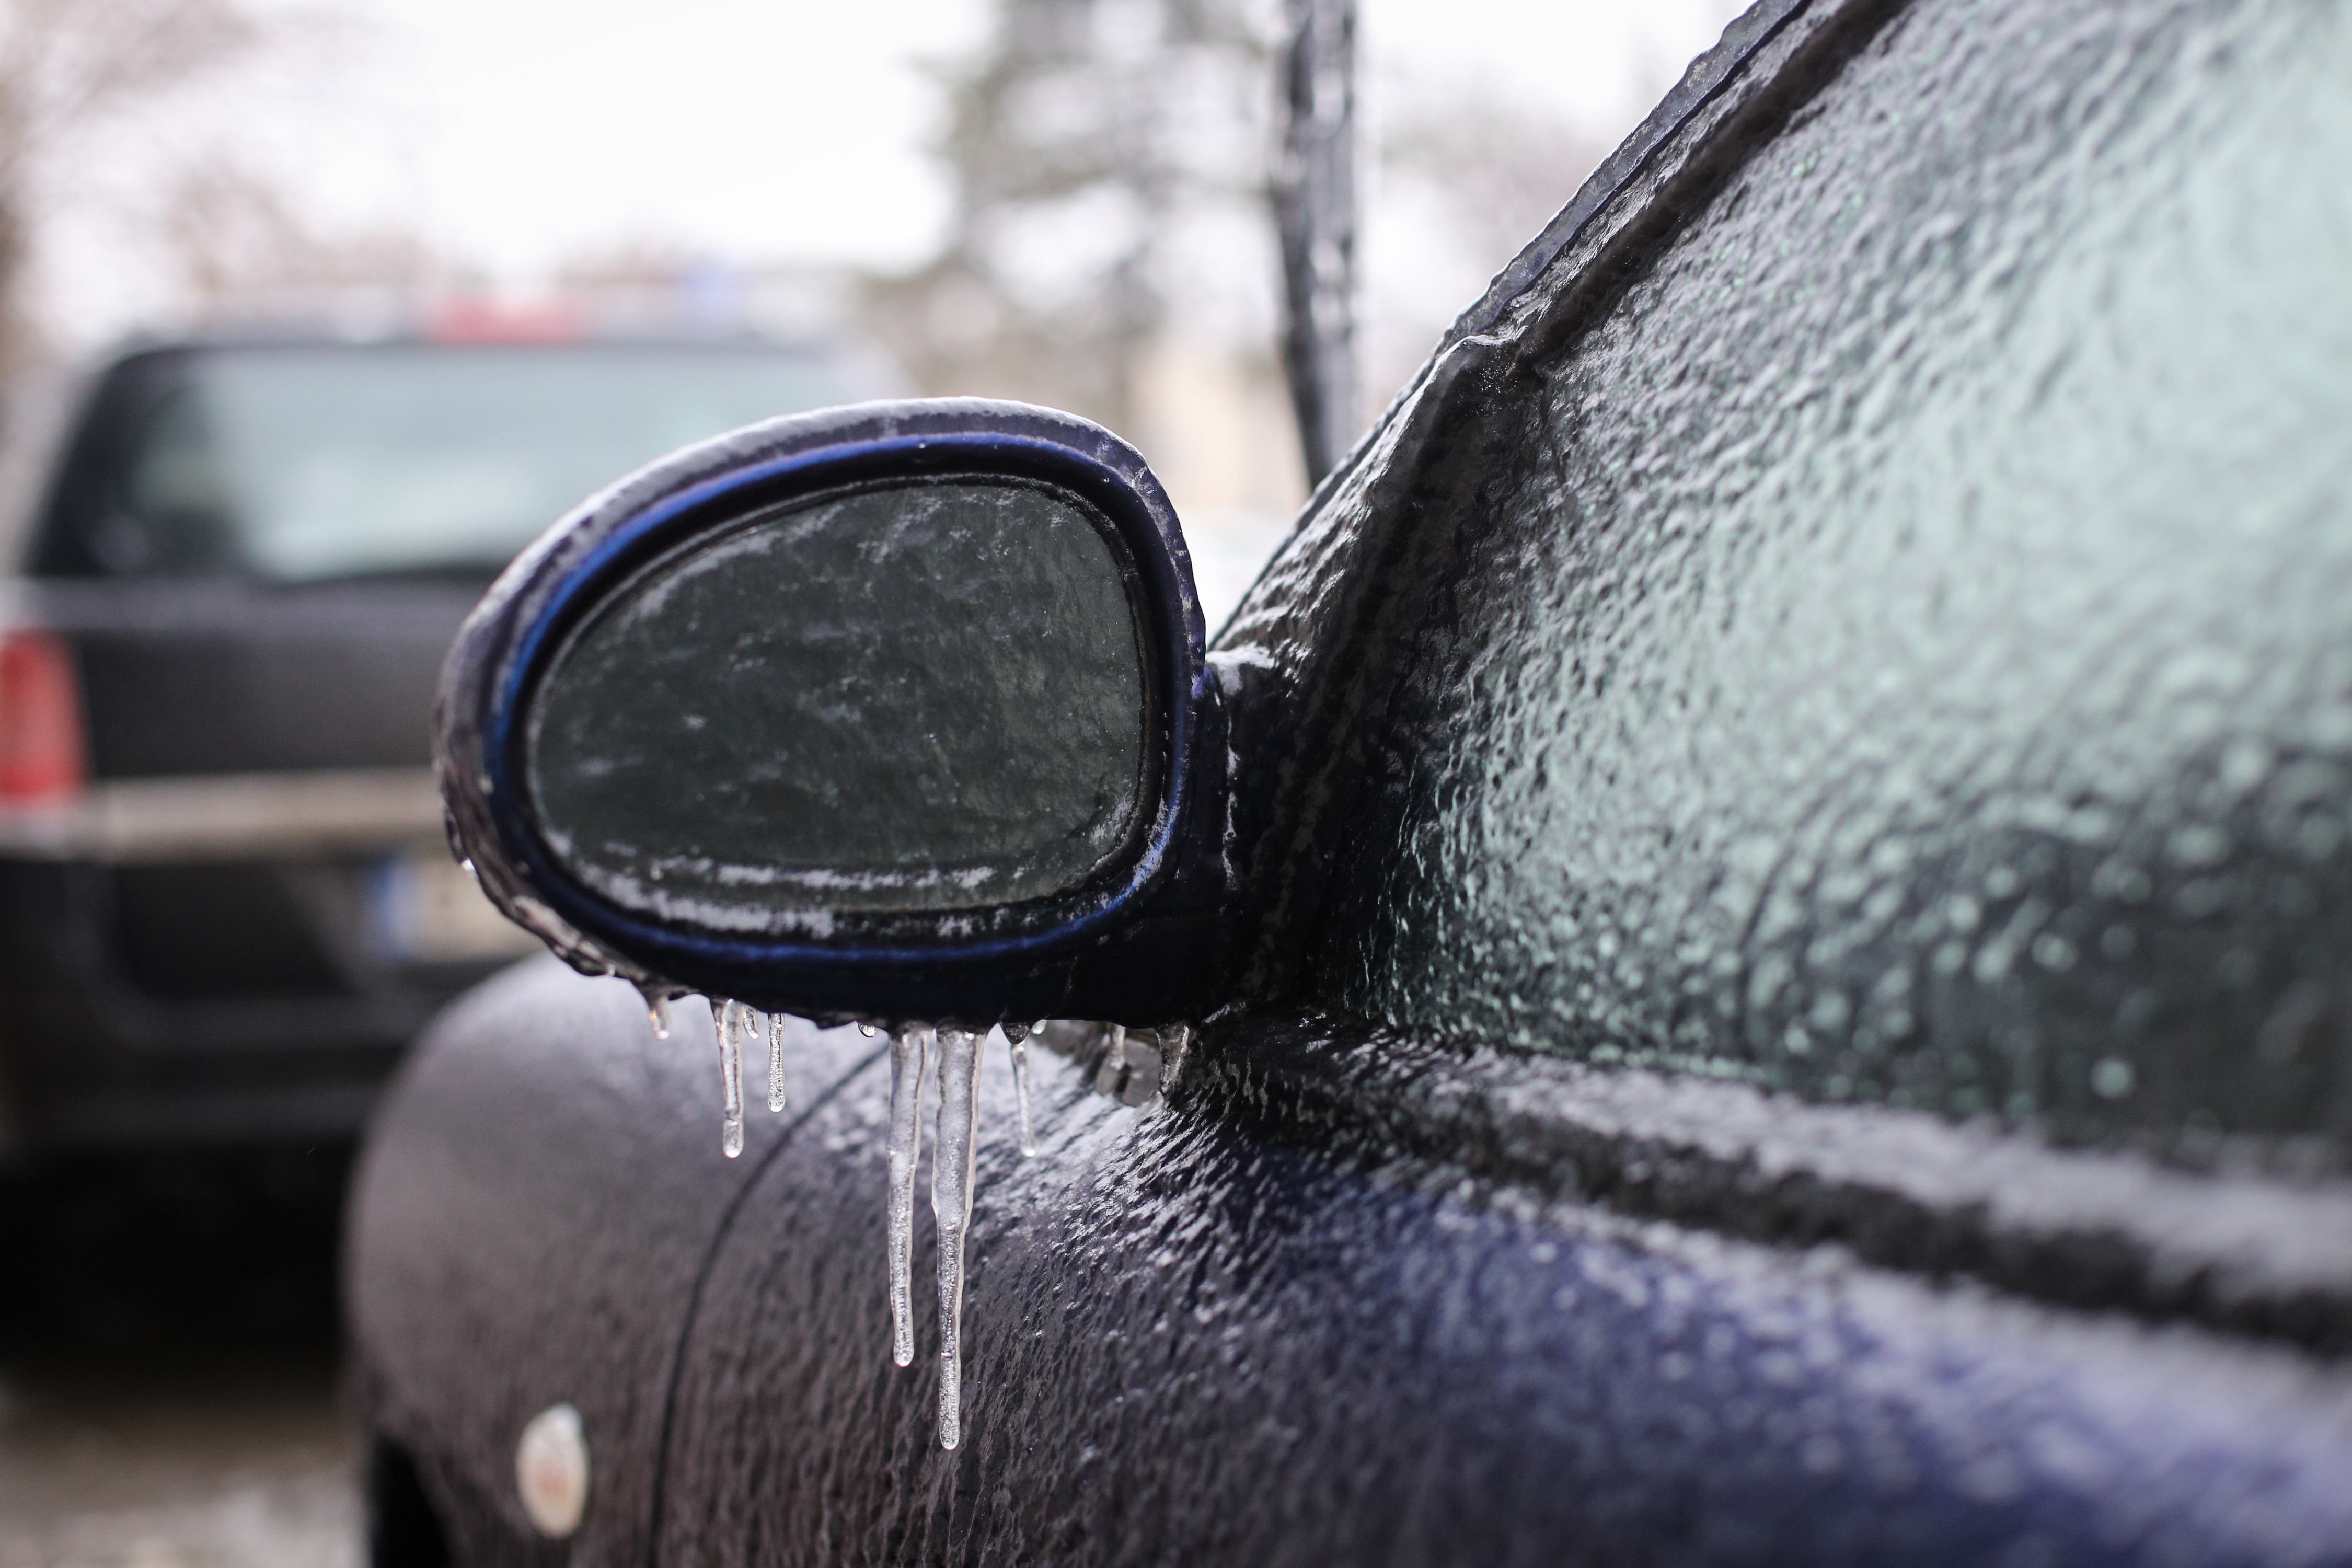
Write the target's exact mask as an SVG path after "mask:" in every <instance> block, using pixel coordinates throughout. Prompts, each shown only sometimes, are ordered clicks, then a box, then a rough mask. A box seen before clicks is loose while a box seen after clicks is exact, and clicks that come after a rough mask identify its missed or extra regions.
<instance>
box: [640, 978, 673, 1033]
mask: <svg viewBox="0 0 2352 1568" xmlns="http://www.w3.org/2000/svg"><path fill="white" fill-rule="evenodd" d="M637 994H638V995H640V996H642V997H644V998H645V999H646V1022H647V1023H650V1024H651V1025H653V1026H654V1038H655V1039H656V1040H667V1039H668V1038H669V993H668V992H667V991H665V990H663V989H662V988H661V987H660V986H658V985H652V984H645V983H643V982H640V983H639V984H638V985H637Z"/></svg>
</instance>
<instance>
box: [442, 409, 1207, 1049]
mask: <svg viewBox="0 0 2352 1568" xmlns="http://www.w3.org/2000/svg"><path fill="white" fill-rule="evenodd" d="M1213 699H1214V693H1213V688H1212V687H1211V685H1210V683H1209V682H1208V681H1207V679H1205V666H1204V660H1203V637H1202V621H1201V610H1200V604H1199V601H1198V599H1197V597H1196V596H1195V594H1194V591H1193V586H1192V571H1191V566H1190V563H1189V561H1188V559H1187V556H1186V553H1185V549H1184V543H1183V537H1182V534H1181V531H1180V530H1179V528H1178V526H1177V521H1176V517H1175V514H1174V512H1173V511H1172V510H1171V508H1170V506H1169V504H1168V500H1167V498H1166V496H1165V494H1164V493H1163V492H1162V491H1161V489H1160V485H1159V483H1158V481H1157V480H1155V479H1153V477H1152V475H1151V473H1150V469H1149V468H1147V467H1146V466H1145V464H1144V462H1143V459H1142V458H1141V456H1140V455H1139V453H1137V452H1136V451H1135V449H1134V448H1133V447H1129V446H1128V445H1127V444H1126V443H1125V442H1123V441H1121V440H1119V439H1118V437H1115V436H1113V435H1111V434H1110V433H1109V432H1108V431H1106V430H1103V429H1101V428H1099V427H1098V426H1094V425H1091V424H1088V423H1087V422H1086V421H1084V420H1081V419H1077V418H1075V417H1072V416H1067V415H1063V414H1056V413H1053V412H1050V411H1047V410H1045V409H1039V408H1031V407H1026V406H1023V405H1016V404H1005V403H988V402H979V401H974V400H966V399H952V400H941V401H932V402H906V403H883V404H866V405H857V406H855V407H850V408H844V409H833V410H826V411H823V412H820V413H816V414H812V415H803V416H793V417H789V418H782V419H776V420H772V421H769V422H767V423H765V424H761V425H757V426H751V427H749V428H747V429H744V430H740V431H737V432H735V433H734V434H732V435H730V436H725V437H719V439H717V440H714V441H709V442H705V443H703V444H701V445H699V446H696V447H688V448H686V449H685V450H683V451H680V452H678V453H676V454H674V455H673V456H671V457H669V458H665V459H663V460H661V461H660V462H657V463H656V464H654V465H653V466H651V467H649V468H646V469H643V470H641V471H640V472H638V473H637V474H635V475H633V476H631V477H630V478H628V479H625V480H623V481H621V482H620V483H619V484H617V485H615V486H614V487H613V488H611V489H607V490H606V491H604V493H603V494H601V495H599V496H596V497H594V498H593V499H592V500H589V501H588V502H587V503H586V504H584V505H583V507H581V508H580V509H579V510H577V511H575V512H573V513H572V515H571V516H569V517H567V518H565V519H564V520H563V521H562V522H560V523H558V524H557V525H556V526H555V527H554V528H553V529H551V531H549V532H548V533H547V534H546V535H545V536H544V537H542V538H541V540H540V541H539V542H537V543H536V544H535V545H533V546H532V547H531V549H530V550H529V551H528V552H525V553H524V554H523V555H522V556H521V557H520V559H519V560H517V561H516V562H515V563H514V564H513V565H512V566H510V567H509V569H508V570H507V572H506V573H505V574H504V575H503V576H501V577H500V578H499V581H498V583H497V584H496V585H495V586H493V587H492V589H491V590H490V592H489V594H488V596H487V597H486V598H485V599H484V600H483V601H482V603H481V605H479V606H478V608H477V609H476V610H475V612H474V614H473V616H471V618H470V619H469V620H468V621H467V624H466V626H465V628H464V630H463V631H462V632H461V633H460V634H459V636H458V638H457V643H456V645H455V646H454V647H453V648H452V650H451V652H450V655H449V658H448V661H447V663H446V667H445V668H444V671H443V676H442V685H441V693H440V702H439V709H438V714H437V721H436V768H437V771H438V773H439V776H440V783H441V789H442V794H443V798H444V800H445V802H446V805H447V807H448V813H449V818H450V827H451V836H452V840H453V843H454V845H455V846H456V847H457V852H458V853H459V854H460V855H461V856H463V857H465V858H467V860H468V862H469V863H470V864H471V865H472V866H473V868H475V871H476V875H477V877H478V879H479V880H480V882H481V884H482V886H483V889H484V890H485V891H486V892H487V893H488V895H489V897H490V898H491V900H493V901H494V902H496V903H497V904H498V905H499V907H500V908H501V909H503V910H505V911H506V912H507V913H508V914H509V916H510V917H512V918H514V919H516V920H517V921H520V922H521V923H522V924H524V925H526V926H528V927H530V929H531V930H533V931H536V932H538V933H539V934H540V935H541V937H542V938H543V939H545V940H546V941H547V942H548V943H549V945H550V946H551V947H553V948H554V949H555V950H556V951H557V952H560V953H562V954H563V955H564V956H565V957H567V958H568V959H570V960H571V961H572V963H574V964H575V965H576V966H578V967H581V968H583V969H586V970H589V971H591V972H594V973H620V974H624V975H626V976H629V977H631V978H634V979H635V980H637V981H638V982H639V983H640V984H644V985H645V986H646V987H647V989H648V990H649V991H653V990H656V989H663V990H667V989H680V990H693V991H701V992H705V993H708V994H711V995H714V996H728V997H738V998H741V999H743V1000H745V1001H748V1002H751V1003H752V1004H753V1005H761V1006H766V1007H769V1008H771V1009H772V1010H780V1011H792V1012H797V1013H803V1014H807V1015H811V1016H843V1017H845V1016H864V1017H906V1016H943V1017H961V1018H969V1019H972V1020H974V1021H978V1022H987V1021H992V1019H993V1018H995V1017H998V1016H1019V1015H1020V1014H1022V1013H1027V1014H1029V1015H1031V1016H1034V1015H1036V1014H1039V1013H1050V1012H1053V1011H1055V1006H1054V1004H1055V1003H1056V1002H1058V1001H1060V1000H1061V999H1062V993H1063V991H1064V990H1065V989H1066V983H1067V971H1068V966H1069V963H1071V962H1072V960H1073V958H1074V955H1076V954H1077V953H1079V952H1083V951H1084V950H1086V949H1087V948H1088V947H1089V946H1090V945H1093V944H1097V943H1099V942H1102V941H1103V940H1105V939H1106V938H1107V937H1109V936H1111V935H1113V934H1115V933H1116V932H1117V931H1119V930H1120V929H1121V928H1122V927H1123V926H1127V925H1131V924H1132V923H1133V922H1134V921H1137V920H1138V919H1139V918H1141V916H1142V915H1143V913H1144V912H1145V911H1146V910H1148V908H1149V907H1150V903H1151V901H1152V900H1153V897H1154V895H1155V894H1156V893H1159V892H1160V891H1161V890H1162V888H1163V884H1165V883H1166V882H1167V880H1168V879H1169V877H1170V874H1171V869H1173V868H1174V866H1175V864H1176V861H1177V860H1178V858H1179V856H1178V853H1177V851H1178V848H1179V847H1180V844H1181V842H1182V841H1183V840H1184V839H1185V837H1186V829H1187V827H1188V826H1189V825H1190V823H1191V821H1192V818H1194V817H1195V816H1198V815H1199V813H1198V811H1197V809H1196V806H1197V803H1196V802H1195V800H1194V799H1193V796H1194V795H1197V794H1199V793H1200V790H1199V788H1198V787H1197V786H1196V783H1195V777H1194V775H1195V773H1196V772H1198V771H1199V770H1198V769H1197V768H1196V766H1195V763H1194V753H1195V752H1196V750H1197V749H1198V742H1199V740H1200V731H1201V729H1202V721H1203V717H1204V713H1205V712H1206V711H1207V710H1208V709H1209V708H1210V707H1211V705H1212V704H1213Z"/></svg>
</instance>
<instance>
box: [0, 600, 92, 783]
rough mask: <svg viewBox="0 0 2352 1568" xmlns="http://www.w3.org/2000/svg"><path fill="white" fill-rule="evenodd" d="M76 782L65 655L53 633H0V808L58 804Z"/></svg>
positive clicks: (78, 759)
mask: <svg viewBox="0 0 2352 1568" xmlns="http://www.w3.org/2000/svg"><path fill="white" fill-rule="evenodd" d="M82 778H83V766H82V744H81V690H80V682H79V681H78V680H76V679H74V666H73V654H72V652H71V650H69V649H68V647H66V645H65V642H64V639H62V638H61V637H58V635H57V634H56V633H55V632H45V631H13V632H0V805H43V804H47V803H49V802H52V801H59V800H63V799H65V798H66V797H67V796H68V795H72V794H73V793H74V792H75V791H77V790H79V789H80V788H81V785H82Z"/></svg>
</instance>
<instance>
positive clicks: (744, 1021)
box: [719, 1002, 751, 1160]
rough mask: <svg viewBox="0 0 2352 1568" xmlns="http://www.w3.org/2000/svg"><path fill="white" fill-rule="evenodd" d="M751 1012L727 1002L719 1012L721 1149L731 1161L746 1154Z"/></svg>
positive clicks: (744, 1007) (746, 1008)
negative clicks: (745, 1091) (746, 1052)
mask: <svg viewBox="0 0 2352 1568" xmlns="http://www.w3.org/2000/svg"><path fill="white" fill-rule="evenodd" d="M750 1013H751V1009H750V1008H749V1007H746V1006H745V1005H743V1004H742V1003H740V1002H727V1003H723V1004H721V1005H720V1006H719V1147H720V1148H721V1149H724V1150H725V1151H726V1152H727V1157H728V1158H729V1159H730V1160H732V1159H734V1158H735V1157H736V1156H737V1155H739V1154H740V1153H742V1152H743V1037H744V1036H746V1035H748V1034H750V1033H751V1018H750V1016H749V1015H750Z"/></svg>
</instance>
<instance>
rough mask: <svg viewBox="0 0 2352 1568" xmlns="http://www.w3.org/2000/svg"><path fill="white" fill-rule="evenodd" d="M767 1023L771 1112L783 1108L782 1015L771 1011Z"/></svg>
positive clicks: (769, 1102) (769, 1103)
mask: <svg viewBox="0 0 2352 1568" xmlns="http://www.w3.org/2000/svg"><path fill="white" fill-rule="evenodd" d="M755 1016H756V1015H755ZM767 1024H768V1110H770V1111H771V1112H781V1111H782V1110H783V1109H784V1016H783V1015H782V1013H771V1014H769V1015H768V1017H767Z"/></svg>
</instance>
